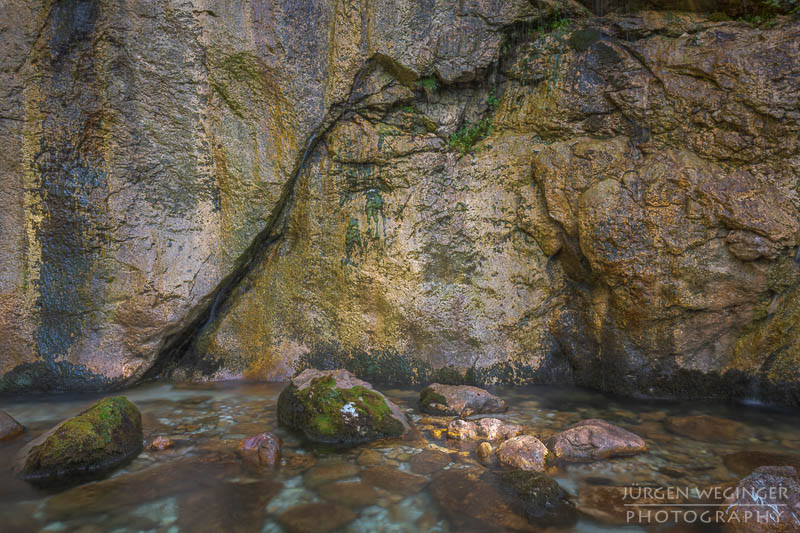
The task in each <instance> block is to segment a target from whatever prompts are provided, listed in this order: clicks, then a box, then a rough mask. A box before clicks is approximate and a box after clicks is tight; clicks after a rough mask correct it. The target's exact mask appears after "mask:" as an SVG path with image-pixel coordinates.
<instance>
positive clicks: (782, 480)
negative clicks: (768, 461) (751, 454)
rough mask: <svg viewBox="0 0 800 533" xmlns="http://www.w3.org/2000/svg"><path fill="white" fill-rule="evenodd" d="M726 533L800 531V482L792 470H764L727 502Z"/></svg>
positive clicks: (744, 484) (741, 487) (747, 478)
mask: <svg viewBox="0 0 800 533" xmlns="http://www.w3.org/2000/svg"><path fill="white" fill-rule="evenodd" d="M725 503H726V507H725V513H726V515H725V516H726V518H725V524H726V531H728V532H731V533H734V532H747V533H789V532H796V531H798V529H800V479H798V477H797V471H796V470H795V469H794V467H791V466H762V467H760V468H758V469H756V470H755V471H754V472H753V473H752V474H750V475H749V476H747V477H746V478H744V479H743V480H742V481H741V482H739V485H738V486H737V487H736V491H733V492H732V494H731V496H730V497H729V498H728V500H727V501H726V502H725Z"/></svg>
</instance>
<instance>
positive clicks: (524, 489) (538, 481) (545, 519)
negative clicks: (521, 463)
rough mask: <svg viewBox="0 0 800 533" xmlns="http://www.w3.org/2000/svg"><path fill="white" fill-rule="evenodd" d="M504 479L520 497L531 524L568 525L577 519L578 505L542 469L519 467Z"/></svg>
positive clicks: (508, 473) (504, 475)
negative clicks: (531, 469)
mask: <svg viewBox="0 0 800 533" xmlns="http://www.w3.org/2000/svg"><path fill="white" fill-rule="evenodd" d="M501 479H502V480H503V481H504V482H505V483H506V484H507V485H508V487H509V488H510V490H511V491H512V492H513V493H514V494H515V495H516V497H517V498H519V501H520V505H521V507H522V510H523V513H524V514H525V516H526V517H527V518H528V520H530V522H531V523H533V524H536V525H541V526H566V525H570V524H573V523H575V522H576V521H577V519H578V516H577V511H576V510H575V504H573V503H572V502H571V501H570V500H569V496H568V495H567V492H566V491H565V490H564V489H563V488H561V486H560V485H559V484H558V483H556V481H555V480H554V479H553V478H551V477H550V476H547V475H545V474H542V473H540V472H525V471H523V470H515V471H511V472H504V473H503V474H502V476H501Z"/></svg>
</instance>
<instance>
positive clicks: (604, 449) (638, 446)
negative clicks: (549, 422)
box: [547, 419, 647, 463]
mask: <svg viewBox="0 0 800 533" xmlns="http://www.w3.org/2000/svg"><path fill="white" fill-rule="evenodd" d="M547 447H548V448H549V449H550V450H552V451H553V455H555V456H556V458H557V459H559V460H561V461H569V462H578V463H584V462H591V461H597V460H599V459H608V458H610V457H622V456H626V455H636V454H638V453H643V452H646V451H647V446H646V445H645V442H644V440H643V439H642V438H641V437H639V436H638V435H636V434H634V433H631V432H630V431H626V430H624V429H622V428H621V427H619V426H615V425H614V424H610V423H608V422H606V421H605V420H598V419H592V420H583V421H581V422H578V423H577V424H575V425H573V426H572V427H570V428H568V429H566V430H564V431H562V432H560V433H557V434H555V435H553V436H552V437H551V438H550V439H548V440H547Z"/></svg>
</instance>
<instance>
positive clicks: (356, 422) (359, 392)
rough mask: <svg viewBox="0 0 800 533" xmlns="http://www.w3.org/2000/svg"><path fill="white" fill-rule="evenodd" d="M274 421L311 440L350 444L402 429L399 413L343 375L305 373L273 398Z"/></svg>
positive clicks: (404, 425) (363, 383) (402, 431)
mask: <svg viewBox="0 0 800 533" xmlns="http://www.w3.org/2000/svg"><path fill="white" fill-rule="evenodd" d="M278 420H279V421H280V423H281V424H284V425H285V426H288V427H289V428H292V429H294V430H297V431H301V432H303V434H305V436H306V437H307V438H308V439H309V440H311V441H313V442H319V443H323V444H333V445H355V444H360V443H363V442H369V441H372V440H377V439H382V438H390V437H399V436H401V435H403V434H405V432H406V431H407V430H408V427H409V426H408V422H407V421H406V417H405V415H404V414H403V412H402V411H400V409H399V408H398V407H397V406H396V405H395V404H393V403H392V402H390V401H389V400H388V399H386V397H385V396H384V395H383V394H381V393H380V392H377V391H376V390H374V389H373V388H372V386H371V385H370V384H369V383H367V382H366V381H361V380H360V379H358V378H356V377H355V376H353V375H352V374H351V373H350V372H348V371H346V370H328V371H324V370H315V369H309V370H306V371H304V372H303V373H301V374H300V375H298V376H296V377H295V378H294V379H292V382H291V383H290V384H289V386H288V387H286V388H285V389H284V390H283V391H282V392H281V394H280V397H279V398H278Z"/></svg>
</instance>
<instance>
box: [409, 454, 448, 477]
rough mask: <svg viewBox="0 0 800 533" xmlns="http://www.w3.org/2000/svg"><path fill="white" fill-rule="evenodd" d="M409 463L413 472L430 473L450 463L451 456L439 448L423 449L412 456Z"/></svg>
mask: <svg viewBox="0 0 800 533" xmlns="http://www.w3.org/2000/svg"><path fill="white" fill-rule="evenodd" d="M408 464H409V466H410V467H411V471H412V472H414V473H416V474H422V475H428V474H433V473H434V472H438V471H439V470H441V469H442V468H444V467H445V466H447V465H449V464H450V456H449V455H448V454H446V453H444V452H440V451H437V450H423V451H421V452H420V453H418V454H416V455H415V456H414V457H412V458H411V460H410V461H409V462H408Z"/></svg>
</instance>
